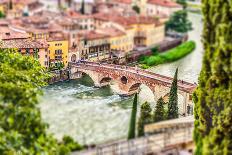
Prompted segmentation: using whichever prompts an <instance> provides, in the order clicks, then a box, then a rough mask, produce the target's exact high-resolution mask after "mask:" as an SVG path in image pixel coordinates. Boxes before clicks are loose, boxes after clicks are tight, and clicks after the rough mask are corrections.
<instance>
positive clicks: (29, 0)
mask: <svg viewBox="0 0 232 155" xmlns="http://www.w3.org/2000/svg"><path fill="white" fill-rule="evenodd" d="M37 1H38V0H12V2H13V3H21V4H23V5H28V4H31V3H35V2H37ZM9 2H10V0H0V3H9Z"/></svg>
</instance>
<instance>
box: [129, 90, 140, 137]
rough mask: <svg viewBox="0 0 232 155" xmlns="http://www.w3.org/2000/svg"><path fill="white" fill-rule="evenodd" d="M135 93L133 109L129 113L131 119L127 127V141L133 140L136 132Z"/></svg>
mask: <svg viewBox="0 0 232 155" xmlns="http://www.w3.org/2000/svg"><path fill="white" fill-rule="evenodd" d="M137 96H138V95H137V93H136V94H135V97H134V101H133V107H132V112H131V118H130V126H129V132H128V139H133V138H135V130H136V113H137V102H138V101H137Z"/></svg>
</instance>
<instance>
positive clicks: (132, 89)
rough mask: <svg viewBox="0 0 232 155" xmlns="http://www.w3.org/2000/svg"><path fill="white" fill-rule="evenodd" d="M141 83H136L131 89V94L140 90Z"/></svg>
mask: <svg viewBox="0 0 232 155" xmlns="http://www.w3.org/2000/svg"><path fill="white" fill-rule="evenodd" d="M140 85H141V83H136V84H133V85H132V86H131V87H130V88H129V92H131V91H136V90H138V89H139V87H140Z"/></svg>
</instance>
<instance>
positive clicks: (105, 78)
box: [99, 76, 113, 84]
mask: <svg viewBox="0 0 232 155" xmlns="http://www.w3.org/2000/svg"><path fill="white" fill-rule="evenodd" d="M112 80H113V78H111V77H109V76H108V77H103V78H101V79H100V80H99V83H100V84H103V83H110V82H111V81H112Z"/></svg>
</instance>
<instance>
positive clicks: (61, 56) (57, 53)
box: [47, 36, 68, 68]
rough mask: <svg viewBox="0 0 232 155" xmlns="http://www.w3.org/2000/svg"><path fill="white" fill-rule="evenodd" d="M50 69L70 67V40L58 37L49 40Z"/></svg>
mask: <svg viewBox="0 0 232 155" xmlns="http://www.w3.org/2000/svg"><path fill="white" fill-rule="evenodd" d="M47 43H48V45H49V48H48V53H49V62H50V67H60V66H63V65H64V67H65V68H66V67H67V66H68V40H66V39H64V38H59V37H58V36H56V37H52V38H49V39H48V40H47Z"/></svg>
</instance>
